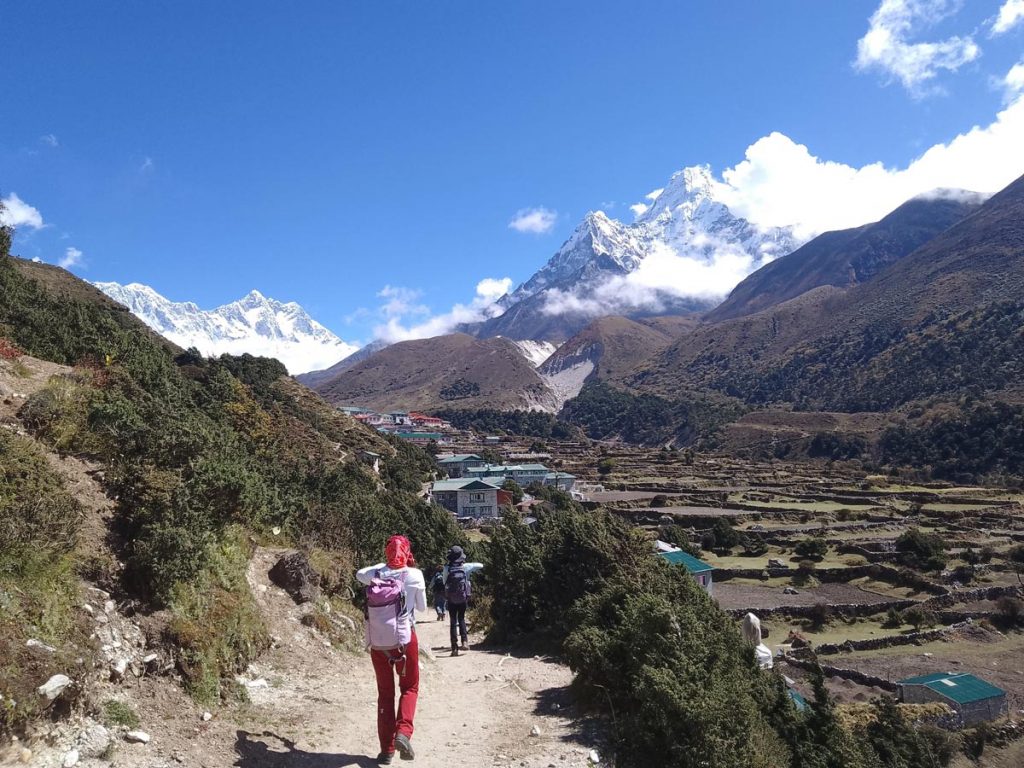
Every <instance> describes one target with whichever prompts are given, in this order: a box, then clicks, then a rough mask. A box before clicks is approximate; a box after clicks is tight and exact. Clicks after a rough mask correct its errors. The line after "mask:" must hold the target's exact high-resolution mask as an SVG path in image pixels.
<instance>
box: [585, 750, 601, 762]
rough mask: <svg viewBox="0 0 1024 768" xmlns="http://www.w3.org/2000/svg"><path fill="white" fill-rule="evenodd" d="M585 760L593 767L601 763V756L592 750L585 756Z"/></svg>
mask: <svg viewBox="0 0 1024 768" xmlns="http://www.w3.org/2000/svg"><path fill="white" fill-rule="evenodd" d="M587 760H589V761H590V762H591V763H593V764H594V765H597V764H598V763H600V762H601V756H600V755H599V754H597V750H596V749H592V750H590V754H589V755H587Z"/></svg>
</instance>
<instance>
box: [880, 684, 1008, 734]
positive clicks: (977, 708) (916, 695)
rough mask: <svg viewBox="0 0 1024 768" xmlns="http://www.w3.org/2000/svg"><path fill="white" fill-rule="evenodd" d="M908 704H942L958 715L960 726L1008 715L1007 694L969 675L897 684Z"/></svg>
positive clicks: (902, 697)
mask: <svg viewBox="0 0 1024 768" xmlns="http://www.w3.org/2000/svg"><path fill="white" fill-rule="evenodd" d="M896 685H897V688H898V691H899V698H900V701H902V702H904V703H906V704H928V703H931V702H941V703H943V704H947V705H949V707H951V708H952V709H953V711H954V712H955V713H956V716H957V720H958V721H959V723H960V725H961V726H971V725H977V724H978V723H983V722H987V721H989V720H995V719H996V718H997V717H1001V716H1002V715H1005V714H1006V713H1007V707H1006V691H1004V690H1003V689H1002V688H997V687H996V686H994V685H992V684H991V683H988V682H986V681H984V680H982V679H981V678H978V677H975V676H974V675H970V674H967V673H957V672H937V673H935V674H931V675H918V676H917V677H908V678H907V679H905V680H900V681H899V682H898V683H896Z"/></svg>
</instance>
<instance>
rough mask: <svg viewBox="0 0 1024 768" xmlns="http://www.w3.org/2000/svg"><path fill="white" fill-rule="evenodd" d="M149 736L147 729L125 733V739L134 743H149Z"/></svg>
mask: <svg viewBox="0 0 1024 768" xmlns="http://www.w3.org/2000/svg"><path fill="white" fill-rule="evenodd" d="M149 738H150V737H149V734H148V733H146V732H145V731H128V733H126V734H125V735H124V740H125V741H130V742H132V743H133V744H149Z"/></svg>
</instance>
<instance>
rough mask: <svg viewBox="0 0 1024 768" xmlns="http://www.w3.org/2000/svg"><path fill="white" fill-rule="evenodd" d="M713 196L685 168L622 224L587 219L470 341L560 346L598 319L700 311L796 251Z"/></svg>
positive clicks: (785, 236) (703, 177)
mask: <svg viewBox="0 0 1024 768" xmlns="http://www.w3.org/2000/svg"><path fill="white" fill-rule="evenodd" d="M719 187H720V184H719V182H717V181H716V180H715V177H714V175H713V174H712V172H711V168H710V167H709V166H706V165H695V166H691V167H688V168H683V169H682V170H681V171H678V172H676V173H674V174H673V175H672V178H671V179H669V182H668V184H666V185H665V187H664V188H663V189H661V190H659V191H658V192H657V193H656V194H655V193H652V194H651V195H649V196H648V197H649V198H652V199H651V200H650V204H649V205H648V204H647V203H644V204H642V205H640V204H638V205H637V206H634V207H633V209H634V211H637V212H639V215H638V216H637V218H636V220H635V221H633V222H631V223H623V222H621V221H619V220H617V219H613V218H610V217H609V216H608V215H606V214H605V213H604V212H603V211H591V212H589V213H588V214H587V215H586V216H584V217H583V219H582V220H581V221H580V223H579V224H578V225H577V227H576V229H575V230H573V232H572V234H571V235H570V236H569V239H568V240H566V241H565V242H564V243H563V244H562V247H561V248H559V249H558V251H557V252H556V253H555V255H554V256H552V257H551V259H550V260H549V261H548V262H547V264H545V265H544V266H543V267H541V268H540V269H539V270H538V271H537V272H536V273H534V275H533V276H532V277H531V278H530V279H529V280H527V281H526V282H525V283H523V284H522V285H520V286H519V287H518V288H516V290H515V291H513V292H512V293H511V294H508V295H507V296H504V297H502V300H501V301H500V302H499V305H498V306H499V307H500V309H502V310H504V313H503V314H501V315H499V316H497V317H492V318H491V319H489V320H487V321H486V322H485V323H484V324H483V326H482V327H481V329H480V331H479V332H480V333H481V334H482V335H485V336H488V335H504V336H508V337H510V338H516V339H543V340H546V341H552V340H555V341H563V340H564V338H562V337H564V336H566V335H572V334H573V333H575V332H576V331H577V330H579V329H580V328H582V327H583V326H584V325H586V323H587V322H588V321H589V319H590V318H593V317H597V316H600V315H602V314H624V315H627V316H628V315H630V314H631V313H651V312H655V313H664V312H666V311H671V312H681V311H693V310H694V309H700V308H707V307H709V306H713V304H714V303H715V302H716V301H717V300H719V299H720V298H721V297H724V296H725V295H726V294H727V293H728V291H729V290H730V289H732V288H733V287H734V286H735V284H736V281H737V279H740V278H742V277H743V276H745V275H746V274H748V273H749V272H752V271H753V270H755V269H757V268H758V267H760V266H762V265H763V264H764V263H766V262H768V261H771V260H772V259H774V258H777V257H779V256H783V255H785V254H787V253H789V252H790V251H792V250H793V249H795V248H796V247H797V246H798V245H800V244H801V242H800V240H799V239H798V238H797V237H796V236H795V235H794V233H793V231H792V229H791V228H788V227H783V228H762V227H758V226H756V225H754V224H752V223H750V222H749V221H747V220H746V219H743V218H740V217H739V216H736V215H735V214H733V213H732V212H731V211H730V210H729V208H728V206H726V205H725V204H724V203H723V202H722V201H721V199H719V195H718V190H719ZM652 256H654V257H655V258H651V257H652ZM645 265H646V266H645ZM553 317H559V318H562V322H559V323H552V322H550V319H551V318H553Z"/></svg>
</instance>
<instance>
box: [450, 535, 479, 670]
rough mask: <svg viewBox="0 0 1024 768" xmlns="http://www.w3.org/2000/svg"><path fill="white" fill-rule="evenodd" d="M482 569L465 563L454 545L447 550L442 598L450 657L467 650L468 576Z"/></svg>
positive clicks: (469, 586)
mask: <svg viewBox="0 0 1024 768" xmlns="http://www.w3.org/2000/svg"><path fill="white" fill-rule="evenodd" d="M483 567H484V564H483V563H467V562H466V553H465V552H463V551H462V547H460V546H459V545H457V544H456V545H455V546H454V547H452V548H451V549H449V550H448V564H447V565H446V566H445V567H444V596H445V602H446V603H447V604H448V617H449V618H450V620H451V635H452V636H451V640H452V656H458V655H459V650H460V646H459V640H460V639H461V640H462V645H461V650H463V651H466V650H469V632H468V631H467V630H466V608H467V607H468V606H469V598H470V597H471V596H472V594H473V589H472V586H471V585H470V583H469V576H470V574H472V573H475V572H476V571H479V570H480V569H481V568H483Z"/></svg>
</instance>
